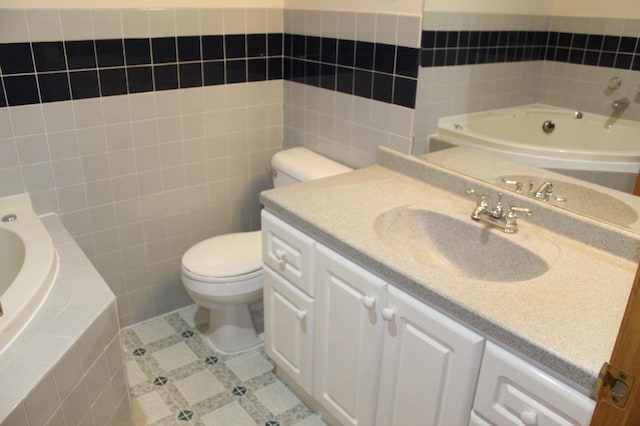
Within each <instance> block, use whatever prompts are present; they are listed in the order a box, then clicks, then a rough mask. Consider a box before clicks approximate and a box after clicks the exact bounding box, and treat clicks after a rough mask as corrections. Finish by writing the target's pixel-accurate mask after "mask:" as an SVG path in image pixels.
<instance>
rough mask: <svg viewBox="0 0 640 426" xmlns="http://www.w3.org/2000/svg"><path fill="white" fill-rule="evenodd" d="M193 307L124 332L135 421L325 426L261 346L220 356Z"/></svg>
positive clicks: (202, 425)
mask: <svg viewBox="0 0 640 426" xmlns="http://www.w3.org/2000/svg"><path fill="white" fill-rule="evenodd" d="M207 321H208V314H207V312H206V311H204V310H202V309H201V308H198V306H196V305H193V306H190V307H187V308H183V309H181V310H179V311H176V312H172V313H169V314H166V315H163V316H160V317H158V318H154V319H152V320H149V321H146V322H143V323H140V324H136V325H134V326H131V327H128V328H126V329H124V330H123V331H122V343H123V350H124V356H125V360H126V369H127V373H128V377H129V386H130V390H131V397H132V401H133V407H134V408H133V409H134V413H135V418H136V425H138V426H143V425H147V424H149V425H158V424H165V425H168V424H177V425H182V424H185V425H187V424H193V425H200V426H206V425H237V426H256V425H260V426H263V425H264V426H294V425H297V426H321V425H323V424H324V423H323V422H322V421H321V420H320V419H319V417H318V416H316V415H314V414H313V413H312V412H311V411H310V410H309V409H308V408H307V407H305V406H304V405H303V404H302V403H301V402H300V400H299V399H298V398H297V397H296V396H295V395H294V394H293V393H292V392H291V391H290V390H289V389H288V388H287V387H286V386H285V385H284V384H283V383H282V382H280V381H279V380H278V379H277V377H276V375H275V374H274V373H273V363H272V362H271V361H270V360H269V359H268V358H267V357H266V355H265V354H264V350H263V349H262V348H258V349H254V350H251V351H247V352H244V353H241V354H236V355H222V354H219V353H216V352H215V351H213V350H212V349H211V348H210V347H209V346H208V345H207V344H206V343H205V340H204V339H205V338H204V337H203V336H202V334H201V331H202V330H203V327H206V323H207Z"/></svg>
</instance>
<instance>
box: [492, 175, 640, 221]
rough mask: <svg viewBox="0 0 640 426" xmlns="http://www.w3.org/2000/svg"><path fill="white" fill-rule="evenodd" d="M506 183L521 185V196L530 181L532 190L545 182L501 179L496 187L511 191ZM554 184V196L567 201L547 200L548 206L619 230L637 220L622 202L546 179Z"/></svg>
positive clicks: (534, 178) (535, 178) (540, 179)
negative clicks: (615, 226)
mask: <svg viewBox="0 0 640 426" xmlns="http://www.w3.org/2000/svg"><path fill="white" fill-rule="evenodd" d="M505 177H508V178H509V179H512V180H516V181H518V182H522V184H523V189H522V191H523V193H524V194H527V193H528V190H529V181H534V182H535V184H534V189H535V188H536V186H538V185H540V184H541V183H542V182H544V181H545V180H546V178H544V177H541V176H526V175H508V176H500V177H499V178H498V180H497V181H498V183H499V184H500V185H501V186H504V187H508V188H510V189H514V185H508V184H505V183H504V182H503V181H502V179H503V178H505ZM549 180H550V181H551V183H553V195H555V196H556V197H562V198H566V199H567V201H555V200H553V199H550V200H549V203H550V204H554V205H556V206H559V207H564V208H567V209H569V210H571V211H574V212H576V213H580V214H584V215H586V216H590V217H593V218H595V219H600V220H604V221H607V222H610V223H613V224H616V225H620V226H629V225H631V224H632V223H634V222H636V221H637V220H638V214H637V213H636V211H635V209H634V208H633V207H631V206H629V205H628V204H626V203H625V202H624V201H621V200H619V199H617V198H615V197H613V196H611V195H609V194H607V193H604V192H601V191H598V190H597V189H593V188H590V187H587V186H583V185H580V184H576V183H572V182H566V181H563V180H559V179H549Z"/></svg>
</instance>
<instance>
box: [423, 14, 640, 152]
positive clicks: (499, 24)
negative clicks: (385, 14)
mask: <svg viewBox="0 0 640 426" xmlns="http://www.w3.org/2000/svg"><path fill="white" fill-rule="evenodd" d="M423 30H424V31H423V38H422V48H423V49H422V57H421V60H422V64H423V66H422V67H421V68H420V71H419V77H418V94H417V100H416V118H415V120H416V125H415V141H414V146H413V152H414V153H423V152H424V150H425V147H426V140H427V138H428V136H429V135H431V134H433V133H434V132H435V129H436V125H437V119H438V117H443V116H450V115H455V114H462V113H467V112H476V111H481V110H488V109H494V108H504V107H510V106H516V105H523V104H527V103H533V102H540V103H545V104H550V105H558V106H564V107H567V108H577V109H581V110H585V111H589V112H593V113H596V114H605V115H606V114H608V113H609V112H610V109H609V107H610V105H611V102H612V101H613V100H614V99H618V98H621V97H625V96H626V97H628V98H629V99H631V100H632V101H633V100H634V99H635V97H636V89H637V85H638V83H640V80H639V79H638V72H637V70H638V69H639V67H640V51H639V50H638V38H639V37H640V20H638V19H605V18H577V17H549V16H524V15H492V14H486V15H477V14H464V13H442V12H440V13H435V12H425V16H424V20H423ZM543 38H544V39H545V40H544V42H543ZM614 75H617V76H620V77H621V78H622V81H623V85H622V87H621V88H620V89H618V90H616V91H610V90H609V91H608V90H606V87H607V86H606V84H607V81H608V80H609V78H610V77H612V76H614ZM634 106H635V103H632V105H631V107H630V108H628V109H627V110H626V111H625V112H624V114H623V118H626V119H631V120H640V108H635V107H634Z"/></svg>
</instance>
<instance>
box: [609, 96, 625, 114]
mask: <svg viewBox="0 0 640 426" xmlns="http://www.w3.org/2000/svg"><path fill="white" fill-rule="evenodd" d="M629 103H630V101H629V98H620V99H616V100H615V101H613V102H612V103H611V109H612V110H613V111H622V110H624V109H626V108H627V107H628V106H629Z"/></svg>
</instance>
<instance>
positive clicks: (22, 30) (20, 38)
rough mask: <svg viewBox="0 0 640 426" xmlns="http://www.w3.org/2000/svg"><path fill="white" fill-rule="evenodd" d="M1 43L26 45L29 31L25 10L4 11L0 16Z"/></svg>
mask: <svg viewBox="0 0 640 426" xmlns="http://www.w3.org/2000/svg"><path fill="white" fill-rule="evenodd" d="M0 28H2V31H0V43H24V42H27V41H30V40H29V29H28V27H27V18H26V16H25V11H24V9H3V10H2V13H1V14H0Z"/></svg>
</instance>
